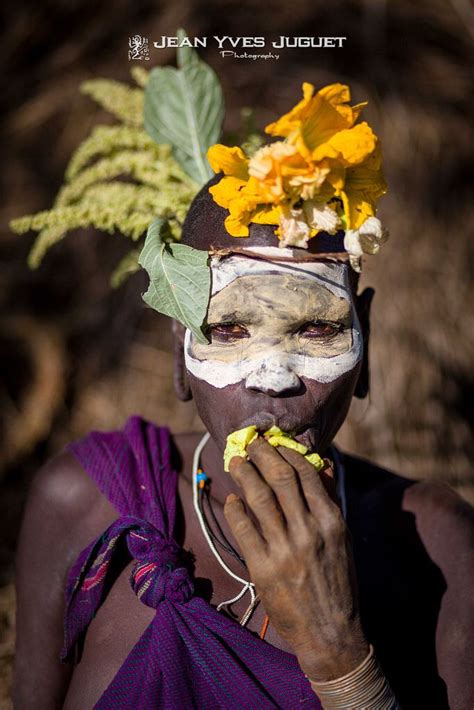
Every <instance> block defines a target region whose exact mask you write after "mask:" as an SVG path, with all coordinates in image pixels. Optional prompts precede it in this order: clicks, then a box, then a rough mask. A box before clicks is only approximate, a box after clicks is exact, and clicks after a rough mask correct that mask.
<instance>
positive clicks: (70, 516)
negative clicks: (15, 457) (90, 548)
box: [13, 452, 117, 710]
mask: <svg viewBox="0 0 474 710" xmlns="http://www.w3.org/2000/svg"><path fill="white" fill-rule="evenodd" d="M104 516H105V518H110V521H111V520H113V519H114V517H117V515H116V514H114V512H113V509H111V506H110V505H109V504H108V503H107V501H105V499H104V498H103V497H102V496H101V495H100V493H99V491H98V489H97V487H96V486H95V484H94V483H93V481H92V480H91V479H90V478H89V476H88V475H87V474H86V473H85V472H84V470H83V469H82V467H81V466H80V464H79V463H78V462H77V461H76V460H75V459H74V457H73V456H72V455H71V454H69V453H66V452H64V453H61V454H59V455H58V456H56V457H55V458H54V459H52V460H51V461H49V462H48V463H47V464H46V465H45V466H44V467H43V468H42V469H41V470H40V471H39V472H38V473H37V475H36V476H35V479H34V481H33V484H32V487H31V490H30V493H29V497H28V502H27V505H26V509H25V513H24V518H23V524H22V530H21V534H20V539H19V545H18V550H17V559H16V593H17V639H16V655H15V665H14V678H13V702H14V707H15V708H16V709H17V710H28V708H32V709H33V708H34V710H52V709H53V708H60V707H62V704H63V701H64V698H65V695H66V692H67V688H68V684H69V680H70V677H71V673H72V667H71V666H70V665H66V664H64V663H62V662H61V661H60V660H59V653H60V650H61V647H62V642H63V615H64V593H65V585H66V578H67V573H68V570H69V568H70V567H71V565H72V564H73V562H74V561H75V559H76V557H77V555H78V554H79V552H80V551H81V550H82V549H83V548H84V547H85V546H86V545H87V544H88V543H89V542H90V541H91V540H92V539H93V538H94V537H95V536H97V535H98V534H100V532H101V531H102V530H103V528H104V526H105V525H107V524H108V521H107V520H106V522H105V525H104V522H103V521H104Z"/></svg>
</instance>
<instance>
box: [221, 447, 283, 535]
mask: <svg viewBox="0 0 474 710" xmlns="http://www.w3.org/2000/svg"><path fill="white" fill-rule="evenodd" d="M229 472H230V475H231V476H232V478H233V479H234V481H235V482H236V483H238V484H239V486H240V487H241V488H242V491H243V493H244V496H245V501H246V503H247V504H248V506H249V507H250V508H251V510H252V512H253V513H254V515H255V517H256V518H257V520H258V523H259V525H260V527H261V528H262V532H263V535H264V537H265V539H266V540H267V542H270V540H280V539H281V538H282V537H283V535H284V532H285V522H284V519H283V516H282V514H281V510H280V508H279V505H278V502H277V499H276V498H275V496H274V494H273V492H272V490H271V488H270V487H269V486H268V485H267V484H266V483H265V481H264V480H263V478H262V477H261V476H260V474H259V473H258V471H257V470H256V469H255V467H254V466H252V464H251V463H249V462H248V461H246V460H245V459H243V458H242V457H240V456H234V457H233V458H232V459H231V461H230V465H229Z"/></svg>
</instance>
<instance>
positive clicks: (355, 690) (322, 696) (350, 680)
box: [308, 644, 400, 710]
mask: <svg viewBox="0 0 474 710" xmlns="http://www.w3.org/2000/svg"><path fill="white" fill-rule="evenodd" d="M369 648H370V650H369V653H368V655H367V656H366V658H364V660H363V661H362V663H361V664H360V665H358V666H357V668H354V670H352V671H350V673H347V674H346V675H343V676H341V677H340V678H334V680H328V681H323V682H319V681H313V680H311V678H308V680H309V682H310V683H311V687H312V689H313V690H314V692H315V693H316V695H317V696H318V698H319V700H320V701H321V704H322V706H323V708H324V710H400V706H399V704H398V702H397V700H396V698H395V696H394V694H393V691H392V689H391V688H390V686H389V684H388V681H387V679H386V678H385V676H384V674H383V672H382V669H381V668H380V666H379V663H378V661H377V658H376V657H375V655H374V647H373V646H372V644H370V647H369Z"/></svg>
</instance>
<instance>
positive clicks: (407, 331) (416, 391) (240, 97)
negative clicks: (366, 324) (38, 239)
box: [0, 0, 474, 708]
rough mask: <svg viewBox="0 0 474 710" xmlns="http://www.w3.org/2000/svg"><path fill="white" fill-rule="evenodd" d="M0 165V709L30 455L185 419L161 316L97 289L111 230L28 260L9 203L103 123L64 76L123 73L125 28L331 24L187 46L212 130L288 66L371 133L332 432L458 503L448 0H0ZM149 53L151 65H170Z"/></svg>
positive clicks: (234, 120) (155, 33)
mask: <svg viewBox="0 0 474 710" xmlns="http://www.w3.org/2000/svg"><path fill="white" fill-rule="evenodd" d="M2 12H3V13H4V18H3V19H4V22H3V26H4V27H6V28H7V30H6V32H5V34H4V36H3V37H2V42H1V43H0V65H1V66H2V81H3V86H2V90H1V92H0V100H1V101H2V102H3V104H4V106H3V109H4V110H3V111H2V115H3V116H4V118H3V121H2V135H3V143H2V146H3V147H2V153H3V170H2V171H1V174H0V180H1V183H2V184H1V187H2V194H3V196H4V197H3V200H2V205H1V207H0V210H1V222H2V232H1V237H0V258H1V263H2V268H1V270H0V304H1V307H2V312H1V316H0V319H1V330H0V358H1V369H2V373H3V375H4V377H3V384H2V386H1V388H0V402H1V407H0V435H1V441H2V451H1V454H0V467H1V474H2V475H1V481H0V486H1V491H2V514H1V520H2V525H1V532H2V541H1V544H0V585H1V586H0V633H1V634H2V640H1V641H0V707H2V708H3V707H7V706H8V700H7V697H8V686H9V678H10V670H9V669H10V662H11V658H12V643H13V603H14V602H13V592H12V578H13V563H12V560H13V552H14V547H15V542H16V537H17V533H18V528H19V523H20V518H21V510H22V506H23V503H24V499H25V495H26V491H27V487H28V482H29V480H30V479H31V475H32V474H33V472H34V470H35V469H36V468H37V467H38V466H39V465H40V464H41V463H42V462H43V461H45V460H46V459H47V458H48V457H49V456H50V455H51V454H52V453H53V452H55V451H57V450H58V449H59V448H61V446H63V445H64V444H65V443H66V442H67V441H68V440H70V439H71V438H75V437H78V436H80V435H82V434H83V433H85V432H87V431H88V430H90V429H91V428H104V429H110V428H113V427H115V426H121V424H122V423H123V421H124V419H125V418H126V416H127V415H129V414H132V413H137V412H138V413H141V414H142V415H144V416H146V417H149V418H150V419H153V420H155V421H157V422H160V423H166V424H169V425H170V426H171V427H172V429H173V430H174V431H183V430H189V429H191V428H192V429H198V428H199V427H200V426H201V425H200V422H199V420H198V418H197V415H196V413H195V411H194V409H193V405H192V403H186V404H182V403H178V402H177V400H176V399H175V397H174V394H173V390H172V383H171V368H172V362H171V354H170V344H171V339H170V333H169V325H168V323H167V321H166V319H164V318H161V317H159V316H158V315H156V314H154V313H150V312H147V311H145V310H144V309H143V307H142V303H141V299H140V293H141V292H142V291H143V290H144V280H143V276H142V275H140V274H139V275H136V276H134V277H133V278H132V280H131V281H130V282H129V283H128V284H127V285H126V286H124V287H123V288H122V289H120V290H119V291H117V292H115V293H110V291H109V289H108V275H109V273H110V271H111V270H112V268H113V265H114V264H115V263H116V262H117V261H118V260H119V258H120V256H121V254H122V253H123V252H124V251H125V249H126V246H127V245H126V244H125V240H124V239H123V238H122V237H120V235H116V236H113V237H111V236H104V235H100V234H93V233H76V234H75V235H73V236H72V237H70V238H68V239H67V240H66V241H65V242H64V243H62V244H61V245H59V246H58V247H57V248H55V249H54V250H53V251H52V252H51V253H50V255H48V257H47V258H46V261H45V262H44V265H43V266H42V268H41V269H40V270H39V271H37V272H30V271H28V269H27V268H26V266H25V256H26V254H27V251H28V249H29V247H30V245H31V241H32V238H30V237H23V238H20V237H17V236H14V235H13V234H11V233H10V232H9V231H8V229H7V226H6V225H7V222H8V220H9V219H10V218H12V217H14V216H18V215H21V214H25V213H27V212H31V211H35V210H39V209H44V208H45V207H47V206H49V205H50V204H51V202H52V199H53V197H54V195H55V193H56V191H57V189H58V187H59V184H60V182H61V178H62V174H63V171H64V169H65V165H66V162H67V159H68V156H69V155H70V153H71V151H72V149H73V148H74V147H75V146H76V145H77V143H78V142H79V141H80V140H81V139H82V138H84V136H85V135H86V133H87V132H88V131H89V129H90V128H91V127H92V126H93V125H94V124H95V123H96V122H97V120H98V119H99V118H100V119H102V120H103V119H104V116H101V115H100V112H98V111H97V112H96V111H95V110H94V107H93V105H92V103H91V102H90V101H89V100H88V99H86V98H84V97H82V96H80V95H79V94H78V92H77V87H78V84H79V83H80V81H81V80H83V79H86V78H91V77H96V76H109V77H113V78H117V79H121V80H126V79H127V78H128V69H129V64H128V61H127V49H128V47H127V43H128V37H129V36H130V35H132V34H136V33H140V34H143V35H146V36H148V37H149V38H150V41H153V40H157V39H158V38H159V37H161V35H173V34H174V32H175V29H176V28H177V27H178V26H184V27H186V29H187V31H188V33H189V34H190V35H196V36H208V37H211V36H212V35H214V34H219V35H222V34H230V35H233V36H242V35H252V36H256V35H264V36H266V37H267V38H270V39H272V38H276V37H277V36H279V35H280V34H285V35H300V36H308V35H309V36H311V35H331V36H341V35H342V36H347V37H348V40H347V43H346V47H345V48H344V49H342V50H286V51H285V52H282V56H281V58H280V60H279V61H278V62H264V61H260V62H245V61H238V60H232V59H222V58H221V57H220V56H219V55H218V53H217V51H216V48H215V45H213V46H212V47H210V48H208V49H207V50H203V52H202V54H203V56H204V58H205V59H206V61H208V62H209V63H210V64H211V65H212V66H213V67H214V68H215V69H216V71H217V72H218V74H219V76H220V78H221V80H222V82H223V85H224V91H225V96H226V102H227V117H226V129H227V130H233V129H235V128H236V127H237V125H238V123H239V115H238V112H239V109H240V108H241V107H242V105H243V104H245V105H251V106H254V107H255V108H256V117H257V121H258V124H259V125H264V124H265V123H266V122H268V121H270V120H273V119H274V118H275V116H276V115H277V114H279V113H280V112H283V111H285V110H286V109H287V108H288V107H289V106H291V105H292V104H293V103H294V102H295V101H296V100H297V99H298V97H299V92H300V84H301V82H302V81H303V80H307V81H312V82H313V83H315V84H316V85H323V84H325V83H328V82H331V81H347V82H348V83H350V85H351V86H352V88H353V94H354V97H355V99H356V100H363V99H366V98H368V99H369V101H370V105H369V107H368V109H367V112H366V115H367V118H368V120H369V122H370V123H371V124H372V125H373V126H374V128H375V129H376V132H377V133H378V134H379V135H380V136H381V138H382V140H383V145H384V152H385V162H386V172H387V177H388V180H389V185H390V188H391V189H390V194H389V195H388V196H387V197H386V198H384V200H383V201H382V205H381V213H382V217H383V219H384V220H385V222H386V223H387V224H388V225H389V226H390V229H391V233H392V238H391V241H390V242H389V244H388V245H387V247H386V248H385V249H384V250H383V252H382V253H381V254H380V256H379V257H378V258H376V259H374V260H373V263H371V264H369V265H368V267H367V269H366V270H365V272H364V275H363V279H362V286H364V285H373V286H374V287H375V289H376V298H375V302H374V309H373V333H372V346H371V370H372V389H371V394H370V397H369V398H368V399H367V400H366V401H362V402H359V401H357V402H354V405H353V408H352V410H351V413H350V417H349V419H348V421H347V422H346V424H345V426H344V428H343V430H342V431H341V434H340V436H339V442H340V444H341V445H342V446H344V447H346V448H347V449H349V450H350V451H353V452H356V453H358V454H361V455H364V456H368V457H370V458H372V459H374V460H375V461H377V462H379V463H380V464H382V465H386V466H389V467H391V468H393V469H394V470H396V471H398V472H400V473H402V474H403V475H405V476H408V477H411V478H425V477H433V478H441V479H443V480H446V481H448V482H450V483H451V484H452V485H454V486H456V487H457V488H458V489H459V490H460V492H461V493H462V494H463V495H465V496H466V497H467V498H468V499H469V500H471V501H474V477H473V474H472V468H471V464H470V462H471V460H472V458H473V447H472V420H473V418H472V409H473V405H472V401H473V395H474V379H473V371H472V354H473V340H474V327H473V312H472V296H471V293H472V282H471V274H472V265H473V251H472V249H471V239H472V237H471V232H472V226H473V212H472V209H471V206H470V193H469V178H470V175H471V165H470V145H471V134H470V118H471V116H470V112H471V105H470V93H471V87H470V76H471V74H470V71H471V70H470V53H471V51H472V33H473V18H472V9H471V6H470V5H469V3H468V1H467V0H451V1H448V0H420V1H419V2H417V3H413V2H409V1H408V0H397V1H395V0H385V1H384V0H335V1H334V2H332V3H326V2H322V1H320V0H292V1H291V2H287V3H284V2H278V3H277V2H274V1H272V0H268V1H267V2H266V3H261V2H257V1H256V0H247V1H246V2H242V1H241V2H237V0H225V1H224V2H218V1H217V0H207V1H205V2H201V3H198V2H190V0H185V1H184V2H180V3H171V2H165V3H161V4H159V5H155V4H154V3H152V2H151V1H150V0H147V1H145V2H143V3H140V5H138V4H136V3H131V2H127V1H126V0H118V1H117V2H115V3H114V4H113V5H111V4H110V3H108V2H105V0H94V2H92V0H62V2H56V3H55V4H54V5H52V4H49V3H44V4H42V5H33V4H32V3H31V4H29V5H27V4H24V5H21V4H20V5H19V4H18V3H15V4H13V3H10V4H6V5H5V4H4V5H3V9H2ZM172 52H173V50H169V51H163V52H162V53H158V51H157V50H152V62H150V64H154V63H157V62H158V61H161V62H163V63H166V62H169V61H172V60H173V54H172Z"/></svg>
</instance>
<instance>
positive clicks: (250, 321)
mask: <svg viewBox="0 0 474 710" xmlns="http://www.w3.org/2000/svg"><path fill="white" fill-rule="evenodd" d="M213 284H214V287H213V294H212V297H211V301H210V305H209V311H208V323H209V333H210V337H211V342H210V344H208V345H201V344H199V343H197V342H196V341H195V339H194V338H193V336H192V334H191V333H190V332H188V333H187V334H186V339H185V356H186V366H187V368H188V370H189V372H191V373H192V374H193V375H194V376H195V377H198V378H199V379H202V380H204V381H205V382H208V383H209V384H211V385H212V386H213V387H217V388H223V387H226V386H228V385H231V384H236V383H238V382H240V381H243V382H245V386H246V387H248V388H257V389H259V390H261V391H264V392H268V393H272V394H279V393H283V392H285V391H288V390H295V389H298V388H299V386H300V378H301V377H306V378H310V379H313V380H316V381H317V382H322V383H326V382H332V381H333V380H335V379H337V378H338V377H339V376H340V375H342V374H344V373H345V372H347V371H349V370H351V369H353V368H354V367H355V365H356V364H357V363H358V362H359V360H360V358H361V356H362V337H361V333H360V326H359V323H358V320H357V315H356V312H355V309H354V306H353V302H352V296H351V291H350V288H349V285H348V282H347V267H346V266H345V265H342V264H324V263H321V262H313V263H310V264H308V263H307V264H304V265H303V264H295V263H291V262H286V263H285V262H281V263H278V264H275V263H273V264H269V263H268V262H263V261H259V260H256V259H252V258H245V257H240V256H235V257H230V259H228V260H226V261H224V262H223V263H222V264H216V265H214V266H213Z"/></svg>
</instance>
